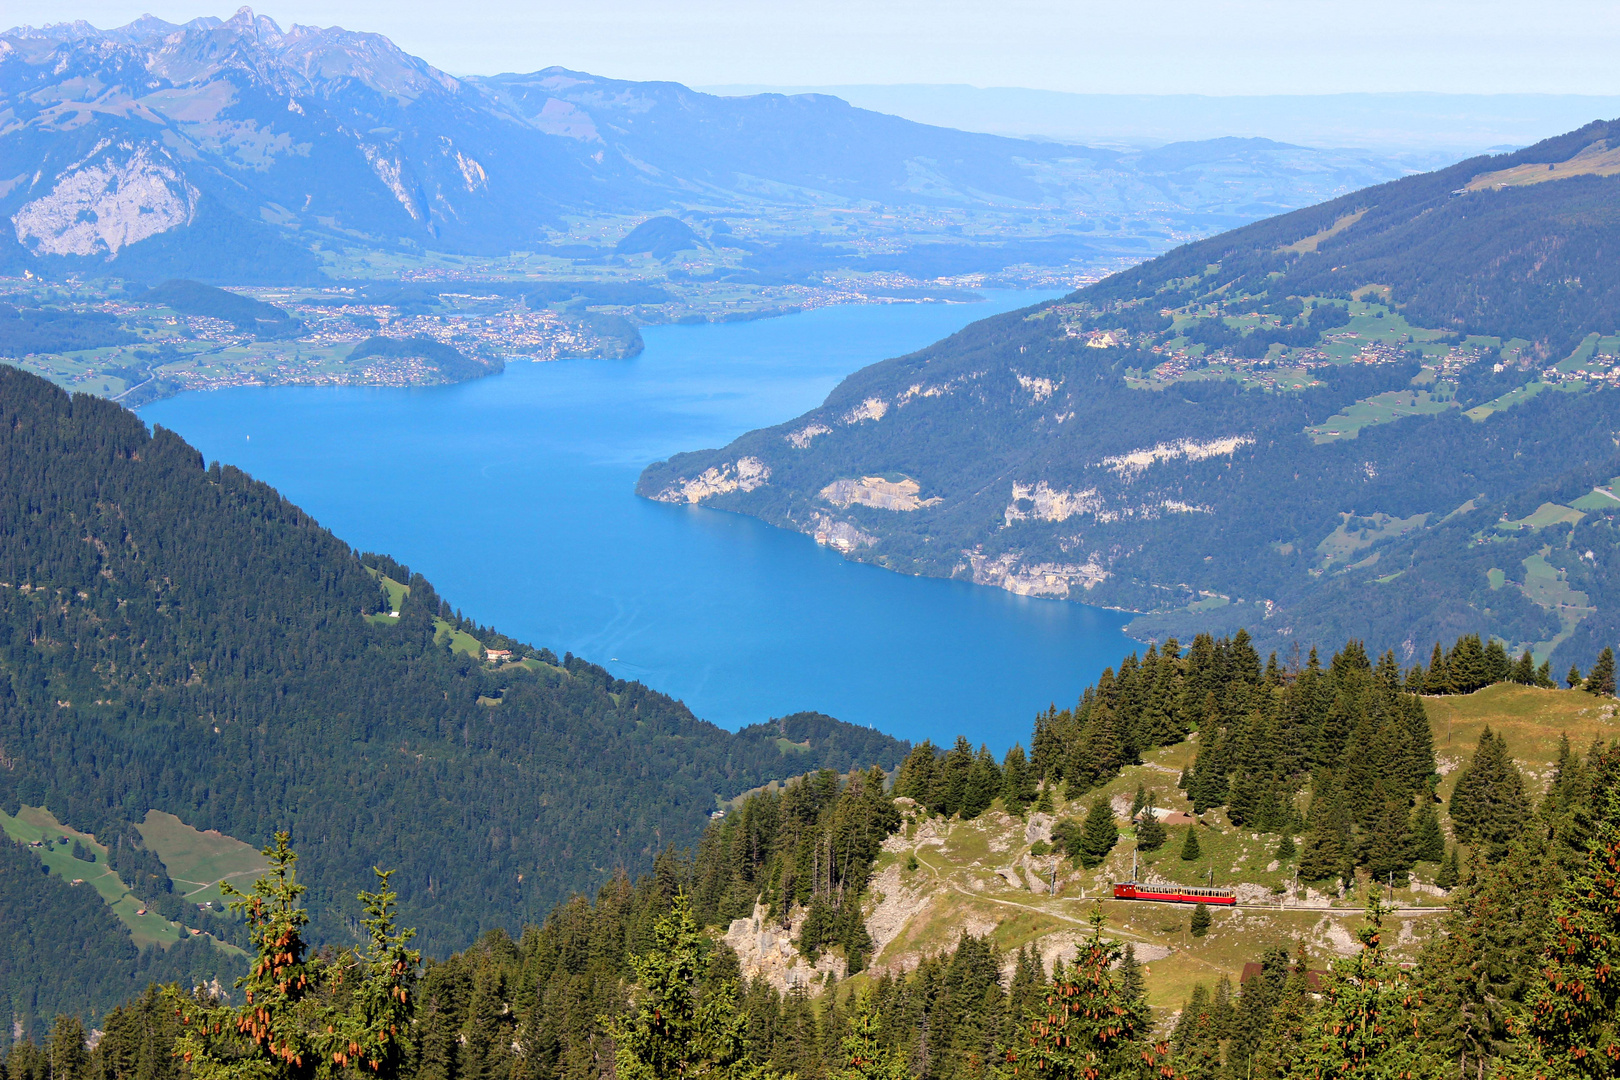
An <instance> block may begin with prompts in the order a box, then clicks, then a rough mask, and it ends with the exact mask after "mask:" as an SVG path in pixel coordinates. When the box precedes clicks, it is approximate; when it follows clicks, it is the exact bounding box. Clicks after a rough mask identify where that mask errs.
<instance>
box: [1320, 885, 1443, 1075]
mask: <svg viewBox="0 0 1620 1080" xmlns="http://www.w3.org/2000/svg"><path fill="white" fill-rule="evenodd" d="M1384 913H1385V908H1384V907H1383V906H1382V905H1381V904H1380V903H1379V902H1378V900H1377V890H1372V891H1371V892H1370V893H1369V899H1368V903H1367V925H1366V926H1365V927H1363V928H1362V930H1361V931H1360V933H1359V934H1358V935H1357V936H1358V937H1359V938H1360V939H1361V946H1362V947H1361V952H1360V954H1359V955H1358V956H1356V957H1355V958H1354V959H1350V960H1336V961H1334V964H1333V969H1334V973H1333V978H1332V979H1331V980H1329V982H1328V984H1327V986H1326V987H1325V988H1324V993H1323V999H1324V1000H1323V1002H1322V1007H1321V1008H1320V1009H1318V1010H1317V1012H1316V1014H1315V1015H1314V1016H1312V1017H1311V1020H1310V1023H1309V1024H1308V1025H1306V1029H1305V1031H1304V1033H1303V1037H1302V1038H1301V1040H1300V1041H1301V1048H1300V1049H1301V1053H1300V1056H1299V1059H1298V1060H1297V1061H1296V1062H1295V1063H1294V1065H1293V1068H1292V1069H1291V1070H1290V1073H1289V1075H1290V1076H1291V1077H1294V1078H1296V1080H1307V1078H1309V1080H1320V1078H1323V1077H1335V1078H1338V1080H1347V1078H1366V1080H1422V1078H1424V1077H1430V1076H1437V1075H1438V1071H1437V1070H1436V1068H1435V1066H1434V1063H1433V1062H1432V1061H1430V1060H1429V1059H1428V1057H1427V1055H1426V1054H1425V1052H1424V1048H1423V1045H1422V1043H1421V1041H1420V1040H1419V1039H1418V1037H1417V1032H1416V1024H1415V1017H1414V1013H1413V1005H1414V1000H1415V990H1414V987H1413V986H1412V981H1411V977H1410V976H1409V975H1407V973H1405V972H1404V971H1402V970H1401V968H1400V966H1399V965H1397V964H1393V963H1391V962H1390V961H1389V960H1388V959H1387V958H1386V957H1385V955H1384V950H1383V941H1382V936H1383V919H1384Z"/></svg>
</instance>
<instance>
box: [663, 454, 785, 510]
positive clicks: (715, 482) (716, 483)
mask: <svg viewBox="0 0 1620 1080" xmlns="http://www.w3.org/2000/svg"><path fill="white" fill-rule="evenodd" d="M770 479H771V468H770V466H769V465H766V464H765V463H764V462H763V461H761V460H759V458H756V457H741V458H738V459H737V460H736V461H735V462H730V463H728V464H725V465H716V466H713V467H712V468H708V469H705V470H704V471H703V472H702V473H700V474H698V475H697V476H694V477H690V478H686V477H683V478H682V479H681V480H680V481H678V482H677V483H675V484H671V485H670V486H669V487H667V488H665V489H664V490H663V491H660V492H659V493H658V494H656V495H654V496H653V498H654V499H657V500H658V501H659V502H673V503H679V502H684V503H698V502H702V501H703V500H704V499H707V498H710V497H712V496H715V495H725V494H727V493H729V492H733V491H744V492H747V491H753V490H755V489H756V488H762V487H764V486H765V485H766V484H767V483H769V482H770Z"/></svg>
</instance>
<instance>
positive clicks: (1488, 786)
mask: <svg viewBox="0 0 1620 1080" xmlns="http://www.w3.org/2000/svg"><path fill="white" fill-rule="evenodd" d="M1529 817H1530V798H1529V796H1528V795H1527V794H1526V793H1525V790H1524V777H1523V776H1522V775H1521V774H1520V772H1519V766H1518V764H1517V763H1515V762H1514V760H1513V758H1512V757H1510V756H1509V755H1508V751H1507V742H1506V740H1504V739H1503V738H1502V736H1501V735H1498V734H1494V733H1493V732H1492V731H1491V729H1490V728H1489V727H1487V728H1486V729H1485V730H1484V732H1482V733H1481V734H1480V737H1479V744H1478V746H1477V747H1476V748H1475V750H1474V756H1473V758H1472V760H1470V761H1469V763H1468V765H1467V767H1466V768H1464V769H1463V770H1462V772H1461V773H1460V774H1459V775H1458V777H1457V786H1456V788H1455V789H1453V791H1452V793H1451V827H1452V829H1453V831H1455V832H1456V834H1457V839H1459V840H1461V841H1462V842H1463V843H1465V844H1476V845H1480V846H1481V847H1483V849H1484V850H1485V853H1486V856H1487V857H1488V858H1491V859H1496V858H1500V857H1501V855H1502V854H1503V852H1505V851H1506V849H1507V845H1508V843H1509V842H1510V841H1511V840H1512V839H1513V838H1514V837H1515V836H1517V835H1519V833H1520V832H1522V831H1523V829H1524V827H1525V826H1526V824H1528V820H1529Z"/></svg>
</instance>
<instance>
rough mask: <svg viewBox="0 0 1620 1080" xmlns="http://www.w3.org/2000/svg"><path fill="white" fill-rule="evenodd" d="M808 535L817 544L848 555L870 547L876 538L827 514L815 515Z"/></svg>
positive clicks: (875, 541)
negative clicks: (857, 549)
mask: <svg viewBox="0 0 1620 1080" xmlns="http://www.w3.org/2000/svg"><path fill="white" fill-rule="evenodd" d="M810 535H811V536H813V537H815V541H816V543H818V544H822V545H825V546H826V547H830V548H832V549H833V550H834V551H842V552H843V553H844V554H846V555H848V554H849V553H850V552H852V551H854V550H855V549H856V548H860V547H870V546H871V545H873V544H875V543H877V537H875V536H873V535H872V534H871V533H869V532H862V531H861V530H860V529H859V528H858V527H856V526H855V525H854V524H853V523H851V522H848V521H840V520H838V519H837V518H835V517H832V516H831V515H829V514H819V513H818V514H816V515H815V517H814V518H812V519H811V522H810Z"/></svg>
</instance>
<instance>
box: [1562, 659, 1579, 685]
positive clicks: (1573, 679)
mask: <svg viewBox="0 0 1620 1080" xmlns="http://www.w3.org/2000/svg"><path fill="white" fill-rule="evenodd" d="M1564 682H1565V683H1566V684H1568V686H1569V688H1570V689H1571V690H1573V689H1575V688H1576V687H1577V686H1579V685H1581V669H1580V668H1578V667H1576V666H1575V665H1574V664H1571V665H1569V674H1567V675H1565V676H1564Z"/></svg>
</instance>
